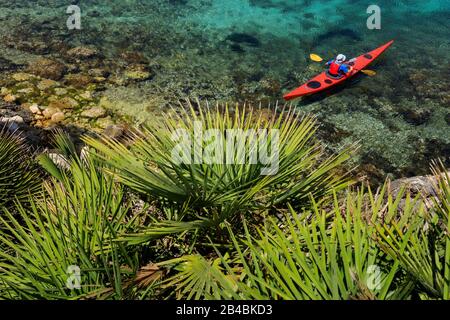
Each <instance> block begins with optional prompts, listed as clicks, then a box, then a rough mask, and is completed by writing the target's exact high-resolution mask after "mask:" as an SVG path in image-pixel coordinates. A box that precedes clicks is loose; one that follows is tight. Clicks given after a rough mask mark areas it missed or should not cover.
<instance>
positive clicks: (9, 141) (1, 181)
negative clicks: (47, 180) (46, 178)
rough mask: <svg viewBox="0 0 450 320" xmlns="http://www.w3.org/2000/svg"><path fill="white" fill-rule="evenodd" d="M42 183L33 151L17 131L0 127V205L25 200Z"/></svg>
mask: <svg viewBox="0 0 450 320" xmlns="http://www.w3.org/2000/svg"><path fill="white" fill-rule="evenodd" d="M41 184H42V178H41V177H40V174H39V171H38V167H37V165H36V163H35V162H34V159H33V153H32V152H31V151H30V149H29V147H27V146H26V145H25V142H24V140H23V138H22V137H21V136H20V134H19V133H18V132H15V133H11V132H9V131H8V130H7V128H6V127H3V128H0V206H2V205H6V204H8V203H11V202H12V201H14V200H15V199H17V200H19V201H26V200H27V199H28V197H29V196H30V194H34V193H36V192H37V191H39V189H40V187H41Z"/></svg>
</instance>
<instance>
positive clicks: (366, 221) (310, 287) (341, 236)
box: [161, 188, 423, 300]
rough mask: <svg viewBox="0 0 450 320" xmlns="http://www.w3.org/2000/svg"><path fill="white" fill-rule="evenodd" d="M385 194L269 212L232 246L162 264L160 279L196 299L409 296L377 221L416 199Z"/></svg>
mask: <svg viewBox="0 0 450 320" xmlns="http://www.w3.org/2000/svg"><path fill="white" fill-rule="evenodd" d="M385 196H386V189H385V188H383V189H382V190H381V191H380V193H379V194H377V195H376V196H373V195H372V193H371V192H370V191H369V192H368V193H364V192H363V191H360V192H359V193H349V194H348V196H347V198H346V200H345V201H344V202H343V203H339V202H338V201H337V200H335V201H334V204H332V205H331V206H330V205H328V206H319V205H318V204H317V203H313V204H312V209H311V211H309V212H307V211H306V212H303V214H301V215H299V214H298V213H297V212H295V211H294V210H292V208H291V209H290V211H289V212H288V213H286V217H285V219H284V222H283V223H282V224H280V222H279V221H276V220H274V219H270V220H269V221H268V223H267V224H266V225H265V226H263V227H259V228H257V235H256V236H254V235H253V234H254V233H253V232H250V231H249V229H247V228H246V233H245V237H244V238H242V237H239V236H234V235H233V236H232V238H233V242H234V244H235V251H230V252H229V254H228V253H227V254H226V255H222V254H220V251H223V249H222V248H218V250H217V253H218V254H219V256H221V257H222V258H221V259H211V260H208V259H205V258H204V257H202V256H199V255H195V256H192V255H191V256H187V257H181V258H179V259H176V260H173V261H168V262H165V263H163V264H161V265H167V264H169V265H170V264H172V265H173V266H172V267H174V268H176V269H175V270H177V271H178V273H176V274H175V275H173V276H172V277H171V278H170V279H168V280H167V284H163V285H173V286H175V287H176V290H177V293H178V297H179V298H197V299H198V298H200V297H201V298H210V299H217V298H223V299H295V300H304V299H308V300H309V299H313V300H316V299H405V298H409V297H410V295H411V292H412V290H413V289H414V287H413V284H414V283H413V281H411V279H410V278H409V277H408V276H407V275H406V274H405V273H404V272H403V270H402V269H401V267H400V262H399V261H397V259H396V257H395V256H394V257H390V256H388V255H386V254H385V253H384V252H383V251H382V250H381V249H380V248H379V247H378V243H377V241H376V240H375V239H376V233H377V227H376V226H377V225H379V224H380V223H381V221H382V220H383V219H384V218H385V217H387V216H389V217H391V216H394V215H398V214H406V215H408V216H409V215H412V214H419V215H420V214H421V213H423V207H421V206H418V205H419V204H420V202H418V199H411V198H409V197H407V199H406V202H405V204H404V206H403V207H402V208H400V206H399V204H400V203H401V199H402V196H403V194H402V193H400V194H399V195H398V198H396V199H390V198H389V199H388V200H387V202H386V201H385V200H384V198H385ZM330 208H331V209H330ZM230 232H231V229H230ZM232 234H233V233H232Z"/></svg>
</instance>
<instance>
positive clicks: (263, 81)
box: [0, 0, 450, 177]
mask: <svg viewBox="0 0 450 320" xmlns="http://www.w3.org/2000/svg"><path fill="white" fill-rule="evenodd" d="M78 3H79V5H80V7H81V9H82V14H83V16H82V28H83V29H82V30H81V31H77V32H71V31H68V30H67V28H65V22H66V19H67V15H66V14H65V9H66V7H67V2H66V1H57V0H54V1H33V2H30V1H25V0H22V1H0V21H1V22H2V23H1V24H0V32H1V36H2V39H3V43H4V46H3V47H2V48H1V49H0V57H3V58H4V59H6V60H7V61H11V62H14V63H17V64H26V62H27V61H28V60H30V59H33V58H35V57H38V56H48V57H53V58H57V59H62V60H63V61H65V60H67V58H66V57H65V56H64V51H67V50H68V49H69V48H71V47H75V46H78V45H94V46H95V47H96V48H97V49H98V50H100V51H101V53H102V54H104V55H105V56H106V57H109V58H111V59H112V61H113V62H114V63H117V64H121V63H122V64H127V63H130V62H129V61H125V60H126V59H125V60H124V61H123V62H122V60H121V59H122V58H123V53H124V52H128V53H129V52H133V53H139V54H140V55H142V56H144V57H145V58H146V62H145V63H146V64H148V66H149V68H150V69H151V72H152V74H153V77H152V78H151V79H150V80H148V81H142V82H138V83H130V84H120V83H119V84H111V85H108V86H105V87H104V88H102V89H101V90H99V91H98V92H96V93H95V94H96V95H98V96H99V98H105V99H107V100H108V101H109V106H110V107H111V108H113V109H114V110H115V112H118V113H122V114H126V115H130V116H132V117H135V118H137V121H144V120H145V119H150V120H151V119H153V118H154V116H155V114H156V115H157V114H158V113H161V112H162V110H164V109H165V108H167V104H168V103H173V102H175V101H176V100H177V99H179V98H185V97H190V98H197V97H198V98H200V99H208V100H219V101H229V102H232V101H238V102H248V103H258V102H260V101H262V102H263V103H264V104H267V103H269V102H272V103H273V102H274V101H276V100H280V99H281V97H282V95H283V93H284V92H286V91H289V90H291V89H294V88H295V87H297V86H298V85H300V84H301V83H303V82H305V81H307V80H308V79H309V78H311V77H312V76H314V75H315V74H317V73H319V72H321V71H322V69H323V66H322V65H321V64H315V63H312V62H311V61H309V59H308V56H309V54H310V53H312V52H314V53H317V54H320V55H321V56H323V57H324V58H326V59H328V58H331V57H333V56H335V55H336V54H337V53H341V52H342V53H345V54H347V55H348V56H349V57H350V56H354V55H358V54H361V53H363V52H366V51H368V50H371V49H374V48H376V47H378V46H379V45H381V44H382V43H385V42H387V41H388V40H390V39H395V40H396V43H395V45H394V46H393V47H392V48H391V49H390V50H389V51H388V52H387V53H386V54H385V55H384V56H383V58H381V59H380V60H379V61H377V63H376V64H375V65H374V66H373V69H374V70H377V72H378V75H377V76H376V77H373V78H367V77H362V76H361V77H357V78H356V79H354V80H353V81H352V82H350V83H348V84H346V85H345V86H343V87H342V88H339V90H335V91H332V92H329V93H328V94H325V95H321V96H317V97H313V98H309V99H303V100H301V101H299V102H298V108H300V109H301V110H304V111H305V112H310V113H313V114H315V115H317V117H318V118H319V120H320V121H321V123H322V127H321V128H320V130H319V135H320V136H321V137H322V139H323V140H324V141H325V142H326V143H327V144H328V147H329V148H330V149H331V150H335V149H338V148H339V147H341V146H342V145H343V144H347V143H352V142H355V141H360V143H361V145H362V147H361V151H360V153H359V156H358V157H357V158H356V159H355V162H358V163H361V164H362V168H363V170H364V171H365V172H368V173H370V174H371V175H375V176H378V177H383V176H384V175H385V174H389V173H390V174H394V175H396V176H399V175H412V174H419V173H424V172H427V171H428V164H429V162H430V161H431V159H434V158H437V157H442V158H444V159H448V158H449V155H450V130H449V129H450V126H449V123H450V107H449V105H450V79H449V77H450V37H449V36H450V30H449V28H450V26H449V22H448V21H450V19H449V18H450V2H449V1H444V0H434V1H428V2H419V1H392V0H379V1H376V3H377V4H378V5H379V6H380V8H381V10H382V25H381V26H382V29H381V30H368V29H367V27H366V19H367V17H368V14H367V13H366V9H367V6H368V2H367V1H357V0H353V1H350V0H327V1H325V0H323V1H307V0H283V1H282V0H227V1H219V0H209V1H208V0H164V1H163V0H147V1H144V0H140V1H139V0H128V1H106V0H105V1H100V0H90V1H78ZM68 63H70V62H68ZM102 67H104V68H106V69H107V68H109V67H110V68H112V69H113V67H111V66H108V63H105V66H102ZM114 68H116V66H114ZM77 72H80V73H82V72H83V71H82V70H81V71H77Z"/></svg>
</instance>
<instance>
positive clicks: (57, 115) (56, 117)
mask: <svg viewBox="0 0 450 320" xmlns="http://www.w3.org/2000/svg"><path fill="white" fill-rule="evenodd" d="M65 118H66V117H65V115H64V113H63V112H57V113H55V114H54V115H52V122H53V123H60V122H62V121H64V119H65Z"/></svg>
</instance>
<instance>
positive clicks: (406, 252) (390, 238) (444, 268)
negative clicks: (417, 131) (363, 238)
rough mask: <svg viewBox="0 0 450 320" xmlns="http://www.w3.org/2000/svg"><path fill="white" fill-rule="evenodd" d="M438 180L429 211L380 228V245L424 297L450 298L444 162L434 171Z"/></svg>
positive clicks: (449, 207)
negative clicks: (396, 260)
mask: <svg viewBox="0 0 450 320" xmlns="http://www.w3.org/2000/svg"><path fill="white" fill-rule="evenodd" d="M433 172H434V174H435V177H436V179H437V182H436V183H435V186H434V195H433V198H432V199H431V200H428V205H431V208H430V210H427V211H422V214H414V213H413V212H408V213H407V214H405V215H403V216H402V218H401V219H400V220H395V219H392V220H391V221H387V222H386V223H385V224H383V225H381V226H380V227H379V232H378V236H379V237H378V242H379V246H380V247H381V248H382V249H383V250H384V251H385V252H386V253H387V254H389V255H390V256H391V257H392V258H395V259H398V261H400V263H401V266H402V268H403V269H404V270H406V271H407V272H408V274H409V275H410V277H411V278H412V279H414V281H415V284H416V287H417V292H418V294H419V296H420V297H421V298H423V299H446V300H448V299H450V233H449V230H450V224H449V221H450V218H449V217H450V179H449V175H448V173H447V172H446V170H445V168H444V167H443V166H442V165H439V166H436V167H435V168H434V170H433Z"/></svg>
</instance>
